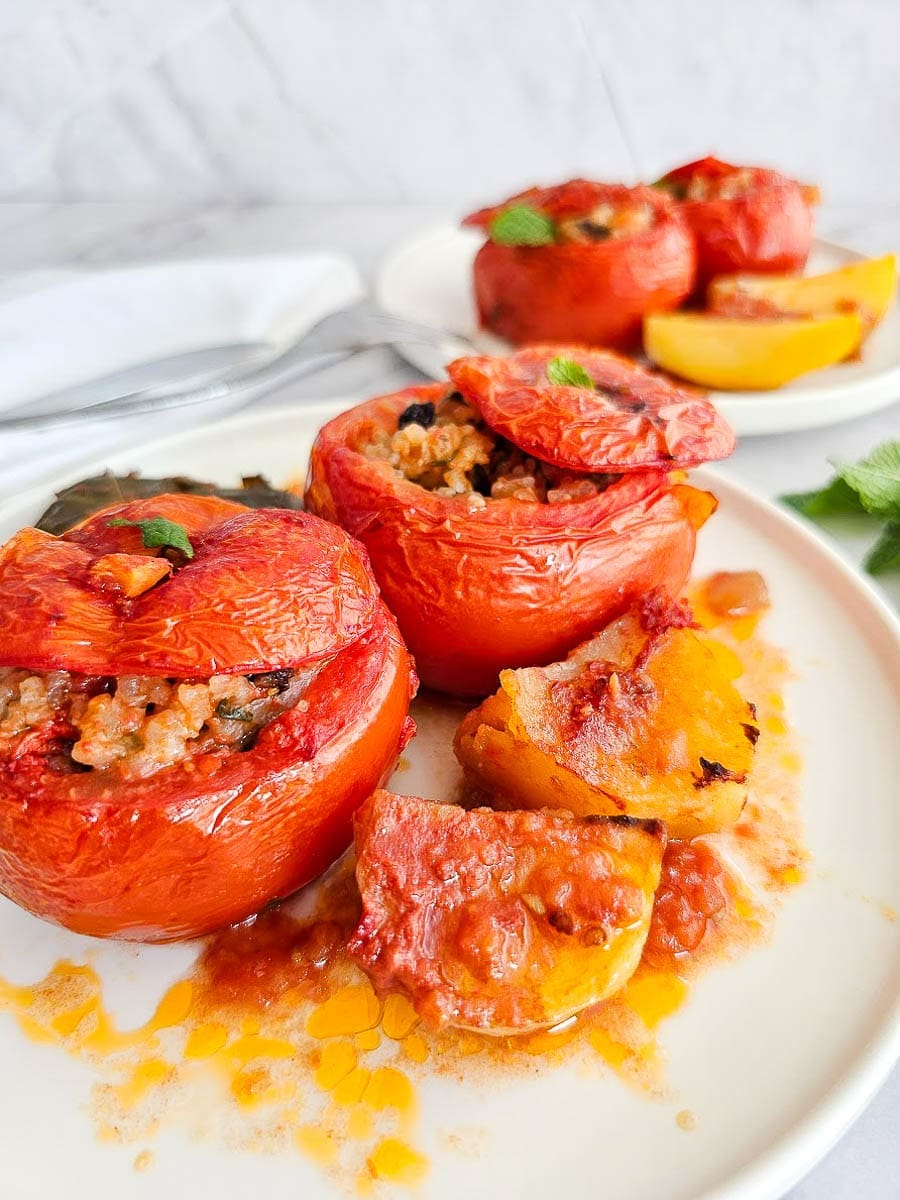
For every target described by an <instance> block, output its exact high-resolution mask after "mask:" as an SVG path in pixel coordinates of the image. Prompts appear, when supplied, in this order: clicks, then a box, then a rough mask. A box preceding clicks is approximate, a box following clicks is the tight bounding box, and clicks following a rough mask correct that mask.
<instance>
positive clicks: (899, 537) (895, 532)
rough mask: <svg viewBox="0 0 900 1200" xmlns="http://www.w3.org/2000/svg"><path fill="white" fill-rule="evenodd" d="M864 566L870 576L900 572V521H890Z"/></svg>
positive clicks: (867, 556)
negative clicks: (886, 572) (887, 572)
mask: <svg viewBox="0 0 900 1200" xmlns="http://www.w3.org/2000/svg"><path fill="white" fill-rule="evenodd" d="M863 566H864V567H865V568H866V570H867V571H868V572H869V574H870V575H883V574H884V572H885V571H898V570H900V521H888V523H887V525H885V527H884V529H882V531H881V537H880V538H879V539H878V541H877V542H876V543H875V545H874V546H873V547H872V549H871V550H870V551H869V553H868V554H867V555H866V561H865V562H864V563H863Z"/></svg>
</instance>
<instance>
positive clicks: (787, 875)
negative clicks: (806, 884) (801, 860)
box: [778, 867, 806, 886]
mask: <svg viewBox="0 0 900 1200" xmlns="http://www.w3.org/2000/svg"><path fill="white" fill-rule="evenodd" d="M805 878H806V876H805V874H804V872H803V868H802V867H783V868H782V870H780V871H779V872H778V882H779V883H784V884H787V885H788V886H793V885H795V884H798V883H802V882H803V880H804V879H805Z"/></svg>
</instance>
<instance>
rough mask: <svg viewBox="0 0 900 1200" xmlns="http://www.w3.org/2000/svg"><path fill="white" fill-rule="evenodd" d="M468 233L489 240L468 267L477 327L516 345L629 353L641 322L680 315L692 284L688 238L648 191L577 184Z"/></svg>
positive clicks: (501, 209)
mask: <svg viewBox="0 0 900 1200" xmlns="http://www.w3.org/2000/svg"><path fill="white" fill-rule="evenodd" d="M464 224H465V225H469V226H474V227H476V228H478V229H483V230H484V232H485V234H486V235H487V240H486V241H485V243H484V245H483V246H482V247H481V249H480V250H479V251H478V254H477V256H476V258H475V264H474V288H475V299H476V303H477V306H478V314H479V320H480V323H481V325H482V326H483V327H484V328H485V329H489V330H490V331H491V332H492V333H496V334H498V335H499V336H500V337H503V338H506V339H507V340H508V341H510V342H513V343H514V344H516V345H521V344H523V343H527V342H540V341H544V342H551V341H558V342H579V343H583V344H584V345H588V346H610V347H613V348H617V349H628V348H631V347H634V346H636V345H638V344H639V342H640V335H641V319H642V318H643V317H644V316H645V315H646V314H647V313H652V312H665V311H667V310H669V309H672V308H677V307H678V305H679V304H680V303H681V302H682V301H683V300H684V299H685V298H686V297H687V296H688V295H689V294H690V292H691V290H692V288H693V285H694V274H695V265H696V264H695V251H694V243H693V238H692V237H691V234H690V232H689V231H688V228H687V226H686V224H685V222H684V220H683V218H682V217H681V216H680V215H679V213H678V212H677V211H676V208H675V206H674V205H673V204H672V203H671V202H670V201H669V198H668V197H667V196H665V195H663V194H661V193H660V192H659V191H657V190H654V189H653V188H648V187H633V188H629V187H625V186H624V185H621V184H606V183H592V182H591V181H589V180H586V179H573V180H571V181H570V182H569V183H564V184H560V185H559V186H557V187H548V188H532V189H530V190H529V191H527V192H522V193H521V194H520V195H518V196H513V197H512V198H511V199H509V200H506V201H504V203H503V204H500V205H496V206H495V207H493V208H485V209H481V210H480V211H479V212H476V213H472V214H471V215H470V216H468V217H466V218H465V221H464Z"/></svg>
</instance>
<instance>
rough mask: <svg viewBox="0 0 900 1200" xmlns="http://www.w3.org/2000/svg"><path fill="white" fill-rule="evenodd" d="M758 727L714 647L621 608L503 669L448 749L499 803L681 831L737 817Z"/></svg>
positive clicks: (705, 829)
mask: <svg viewBox="0 0 900 1200" xmlns="http://www.w3.org/2000/svg"><path fill="white" fill-rule="evenodd" d="M654 621H656V622H657V623H656V624H655V625H654ZM673 621H675V622H676V623H675V624H673V623H671V622H673ZM648 625H649V626H650V627H649V628H648ZM758 733H759V730H758V729H757V727H756V725H755V723H754V715H753V708H752V706H751V705H749V704H748V703H747V702H746V700H744V699H743V698H742V697H741V696H740V694H739V693H738V691H737V690H736V688H735V687H734V685H733V683H732V680H731V677H730V675H729V673H728V670H727V667H726V666H725V665H724V656H717V655H716V653H715V652H714V649H713V648H712V647H711V646H710V645H709V644H708V643H707V642H706V641H705V640H704V638H703V637H701V636H698V634H697V633H696V632H695V631H694V630H693V629H691V628H685V627H678V625H677V617H675V616H673V615H672V614H671V613H670V614H669V615H668V616H667V617H665V618H664V623H663V624H659V623H658V620H657V618H655V617H652V616H648V613H647V612H644V613H639V612H632V613H629V614H627V615H625V616H623V617H621V618H619V620H617V621H614V622H613V623H612V624H611V625H609V626H607V628H606V629H604V630H603V632H602V633H601V634H599V635H598V636H597V637H595V638H593V639H592V640H591V641H589V642H585V643H583V644H582V645H581V646H579V647H578V648H577V649H576V650H575V651H573V653H572V654H571V655H570V656H569V658H567V659H566V660H565V662H561V663H554V664H552V665H551V666H548V667H527V668H523V669H521V670H516V671H504V672H503V673H502V674H501V676H500V688H499V690H498V691H497V692H496V693H495V694H494V695H493V696H489V697H488V699H487V700H485V701H484V703H483V704H481V705H480V707H478V708H476V709H474V710H473V711H472V712H470V713H469V715H468V716H467V717H466V718H465V720H464V721H463V722H462V725H461V726H460V728H459V730H458V731H457V735H456V742H455V748H456V754H457V757H458V758H459V760H460V762H461V763H462V765H463V767H464V769H465V771H466V773H467V775H468V777H469V778H470V779H471V780H472V781H473V782H474V783H475V784H477V785H478V786H479V787H481V788H483V789H484V790H485V791H487V792H490V793H491V794H492V795H493V797H494V802H495V803H496V804H497V805H498V806H499V807H503V808H507V807H508V808H543V807H547V806H552V807H556V808H566V809H569V810H570V811H571V812H573V813H575V814H577V815H578V816H587V815H589V814H592V813H597V814H604V815H608V816H613V815H615V814H617V813H618V814H623V815H627V816H630V817H639V818H642V819H647V818H656V819H659V820H661V821H664V822H665V824H666V827H667V829H668V832H669V834H670V835H671V836H672V837H678V838H690V837H696V836H697V835H698V834H701V833H709V832H711V831H713V830H716V829H721V828H723V827H725V826H727V825H732V824H733V823H734V822H735V821H736V820H737V819H738V817H739V816H740V813H741V810H742V808H743V806H744V802H745V800H746V797H747V774H748V771H749V769H750V765H751V762H752V759H753V747H754V745H755V742H756V738H757V736H758Z"/></svg>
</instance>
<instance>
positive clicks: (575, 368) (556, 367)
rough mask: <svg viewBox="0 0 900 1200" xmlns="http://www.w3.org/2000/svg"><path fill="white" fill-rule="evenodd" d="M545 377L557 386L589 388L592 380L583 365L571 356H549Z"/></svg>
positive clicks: (592, 386) (591, 385) (592, 384)
mask: <svg viewBox="0 0 900 1200" xmlns="http://www.w3.org/2000/svg"><path fill="white" fill-rule="evenodd" d="M547 378H548V379H549V380H550V382H551V383H553V384H556V386H557V387H580V388H590V389H591V390H592V391H593V388H594V381H593V379H591V377H590V375H588V373H587V371H586V370H585V369H584V367H583V366H582V365H581V364H580V363H577V362H574V361H573V360H572V359H571V358H551V359H550V361H549V362H548V363H547Z"/></svg>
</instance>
